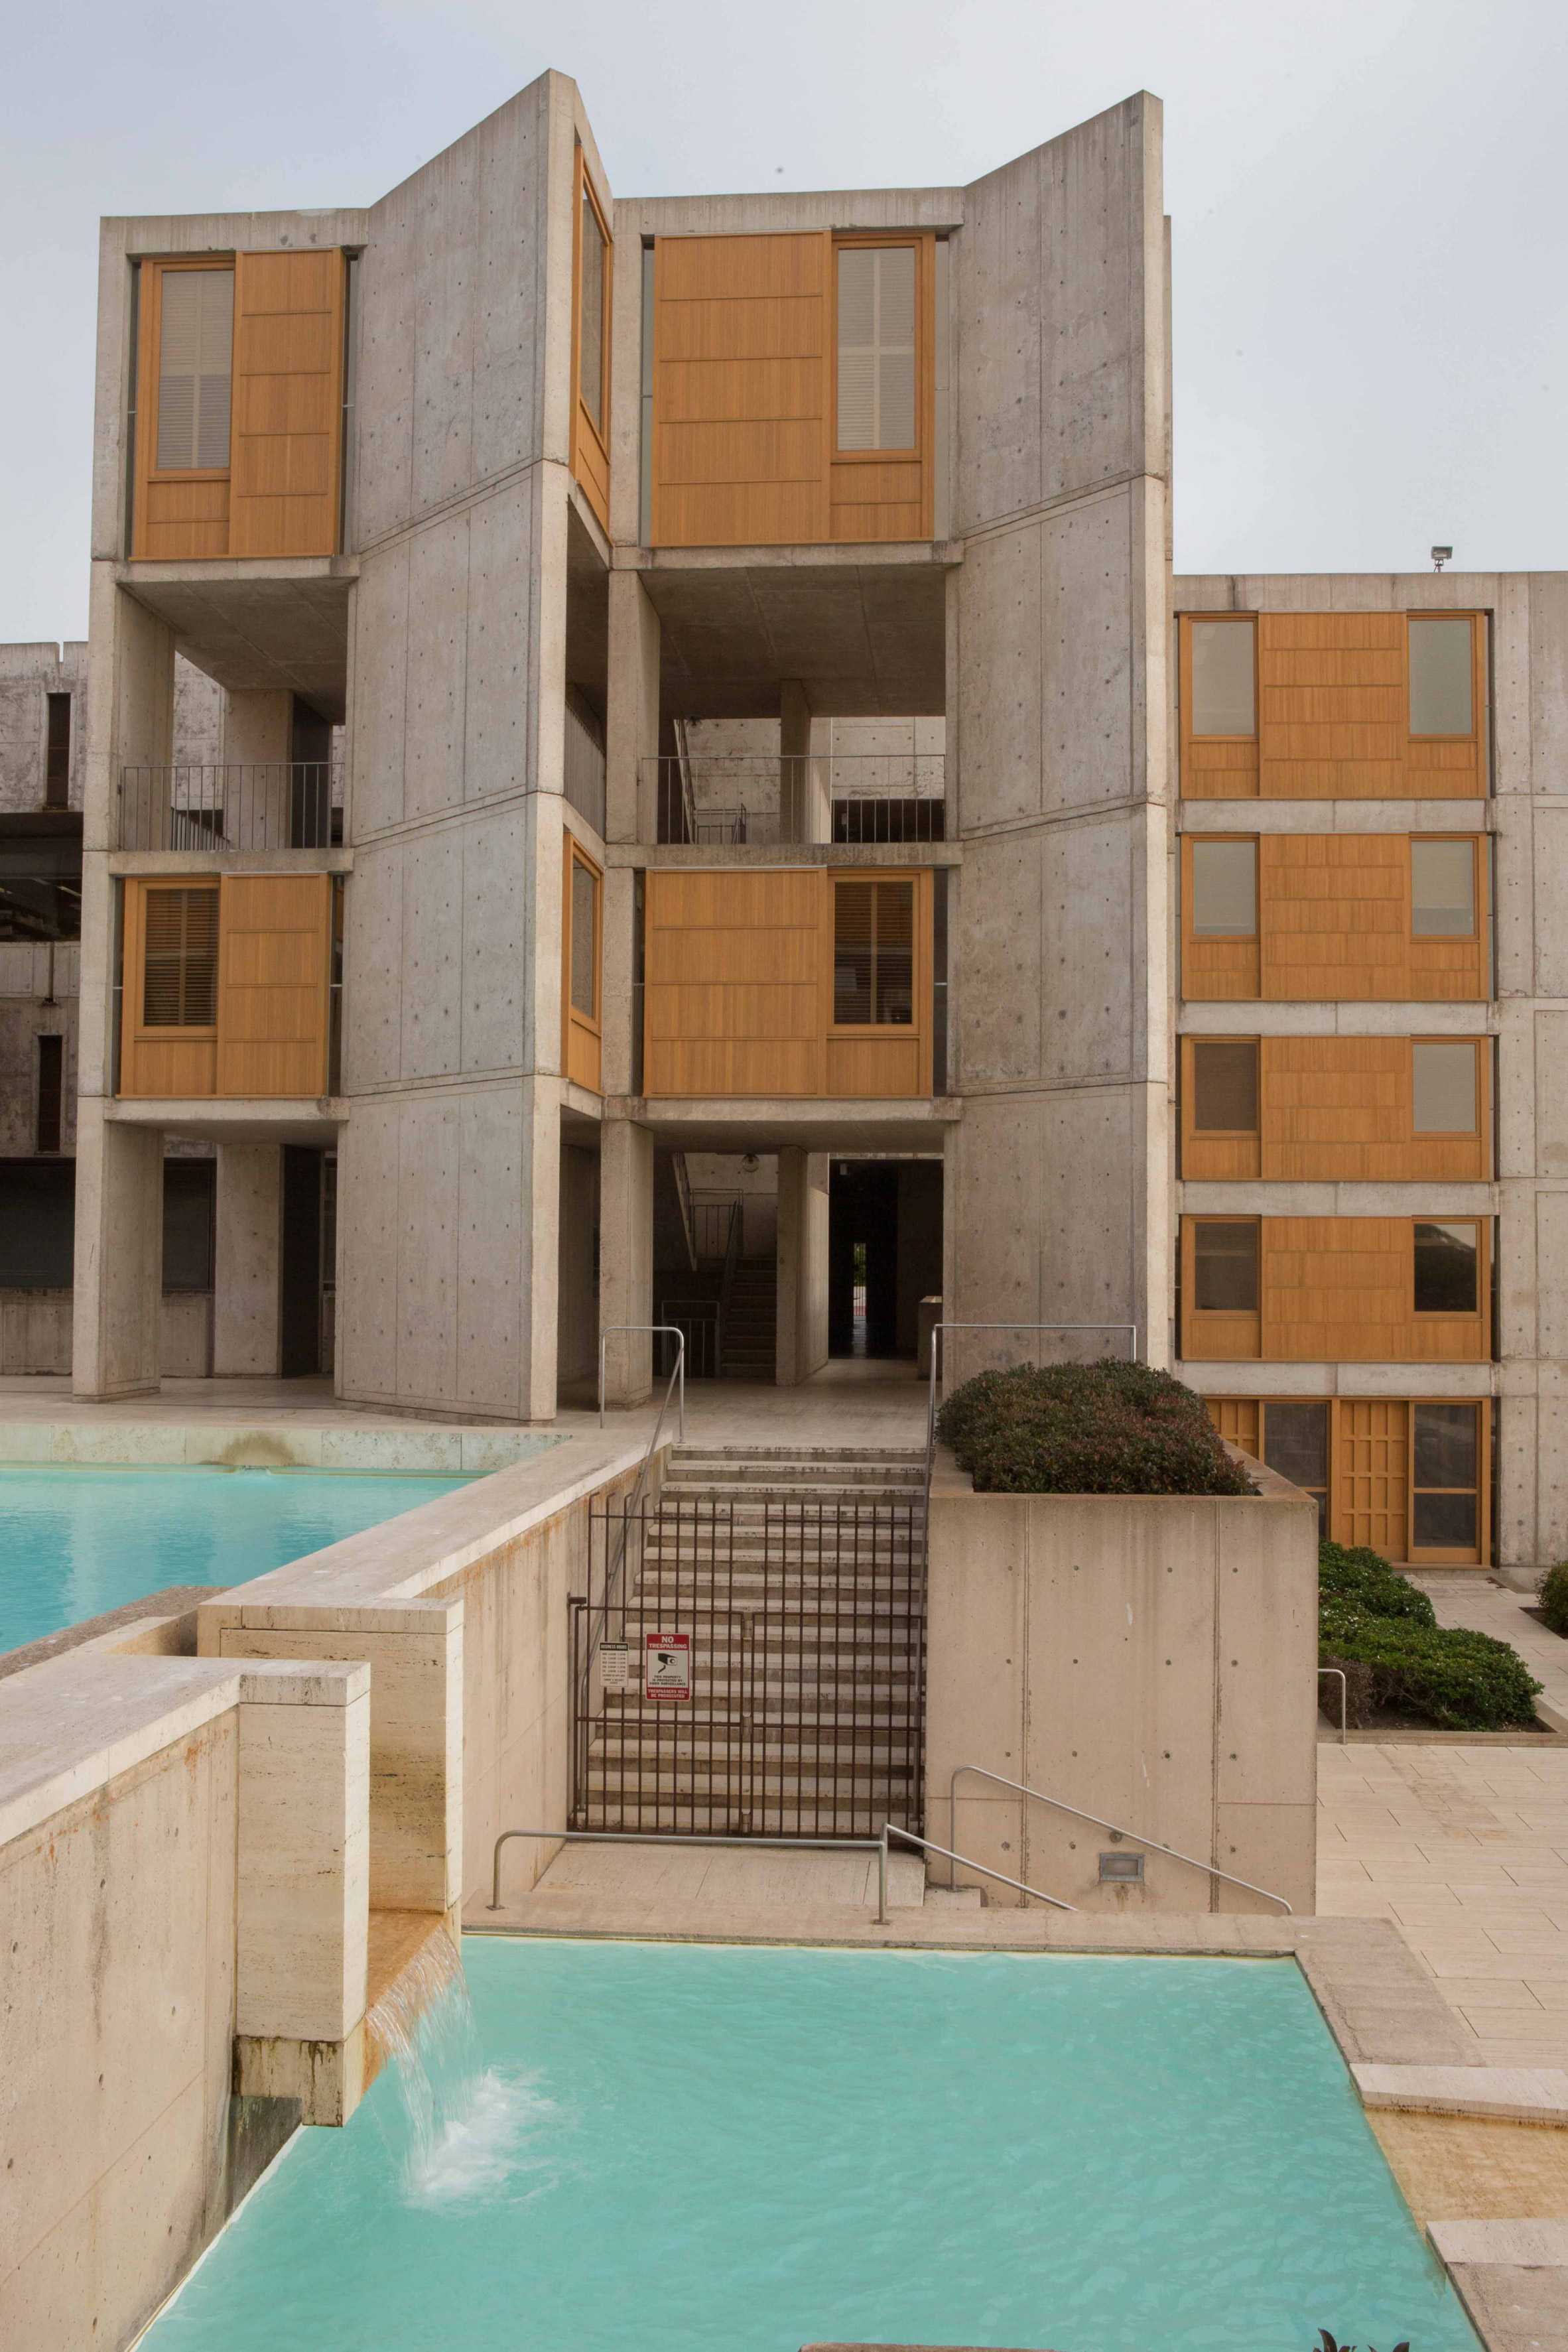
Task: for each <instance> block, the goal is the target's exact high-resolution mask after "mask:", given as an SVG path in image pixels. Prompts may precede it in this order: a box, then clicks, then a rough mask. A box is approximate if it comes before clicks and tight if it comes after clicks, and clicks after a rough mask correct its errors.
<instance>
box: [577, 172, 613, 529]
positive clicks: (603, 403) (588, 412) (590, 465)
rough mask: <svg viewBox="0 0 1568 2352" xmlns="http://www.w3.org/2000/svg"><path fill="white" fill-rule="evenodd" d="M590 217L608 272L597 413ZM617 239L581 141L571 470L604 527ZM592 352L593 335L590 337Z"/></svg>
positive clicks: (603, 289)
mask: <svg viewBox="0 0 1568 2352" xmlns="http://www.w3.org/2000/svg"><path fill="white" fill-rule="evenodd" d="M584 206H586V207H587V216H588V219H590V220H592V221H593V222H595V223H596V225H597V226H598V230H599V234H600V236H602V237H603V238H604V277H603V281H602V284H601V287H600V289H599V311H600V315H599V347H598V348H599V369H598V375H599V414H598V415H597V417H595V415H594V413H593V410H592V409H591V407H590V406H589V404H588V403H587V401H586V400H585V399H584V380H583V361H584V316H583V299H584V286H583V252H584V232H585V227H586V222H585V220H584ZM615 258H616V247H615V240H614V238H613V237H612V236H611V234H610V225H609V217H608V215H607V214H606V212H605V208H604V206H603V205H601V204H600V202H599V196H598V191H597V190H596V189H595V186H594V184H593V181H592V179H591V178H590V177H589V173H588V165H587V159H586V158H585V156H584V152H583V150H582V147H581V145H579V146H578V148H577V150H576V163H575V168H574V182H573V204H572V430H571V444H572V446H571V451H570V459H571V467H572V472H573V476H574V478H575V480H576V481H577V482H578V483H579V484H580V486H581V488H582V490H583V494H584V497H585V498H586V499H587V501H588V504H589V505H590V506H591V507H592V508H593V509H594V512H595V514H596V515H597V517H598V519H599V521H600V523H601V525H602V526H603V528H604V529H605V530H606V531H607V530H609V528H610V321H611V317H612V306H611V299H610V295H611V284H612V279H613V276H614V270H615ZM587 348H588V350H589V352H590V354H591V352H592V350H593V336H592V331H591V328H590V332H589V335H588V338H587Z"/></svg>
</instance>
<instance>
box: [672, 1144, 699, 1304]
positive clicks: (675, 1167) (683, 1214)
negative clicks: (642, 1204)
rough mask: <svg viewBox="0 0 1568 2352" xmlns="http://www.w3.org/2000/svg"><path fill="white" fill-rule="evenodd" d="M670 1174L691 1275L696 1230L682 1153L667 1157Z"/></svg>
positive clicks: (695, 1255)
mask: <svg viewBox="0 0 1568 2352" xmlns="http://www.w3.org/2000/svg"><path fill="white" fill-rule="evenodd" d="M669 1165H670V1172H671V1173H672V1175H673V1176H674V1178H675V1204H676V1207H677V1208H678V1209H679V1211H680V1225H681V1231H682V1232H683V1233H684V1234H685V1235H686V1255H687V1260H688V1263H689V1265H690V1268H691V1271H692V1273H693V1274H695V1273H696V1271H697V1228H696V1227H695V1225H694V1224H693V1223H692V1222H691V1178H690V1176H689V1174H688V1173H687V1167H686V1154H685V1152H684V1151H672V1152H671V1153H670V1155H669Z"/></svg>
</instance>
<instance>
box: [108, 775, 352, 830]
mask: <svg viewBox="0 0 1568 2352" xmlns="http://www.w3.org/2000/svg"><path fill="white" fill-rule="evenodd" d="M342 801H343V775H342V763H341V761H336V760H275V761H255V762H247V763H245V764H243V765H231V766H226V767H196V766H183V765H177V766H174V767H168V768H123V769H121V776H120V847H121V849H176V850H197V849H201V850H258V849H331V848H332V847H334V846H335V845H336V844H338V843H339V842H341V841H342V813H343V812H342Z"/></svg>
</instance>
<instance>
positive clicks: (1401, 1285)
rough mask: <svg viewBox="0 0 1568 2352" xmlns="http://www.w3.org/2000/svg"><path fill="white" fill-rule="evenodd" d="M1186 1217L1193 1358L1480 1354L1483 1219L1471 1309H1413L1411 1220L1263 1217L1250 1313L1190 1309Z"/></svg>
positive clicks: (1468, 1358) (1484, 1331) (1190, 1237)
mask: <svg viewBox="0 0 1568 2352" xmlns="http://www.w3.org/2000/svg"><path fill="white" fill-rule="evenodd" d="M1195 1222H1196V1221H1195V1220H1194V1219H1193V1218H1192V1217H1184V1218H1183V1220H1182V1297H1183V1300H1184V1311H1183V1318H1182V1323H1183V1329H1182V1353H1183V1355H1184V1357H1187V1358H1189V1359H1191V1360H1193V1361H1194V1362H1207V1363H1224V1362H1230V1361H1234V1360H1237V1359H1240V1358H1244V1357H1247V1356H1258V1357H1261V1358H1262V1359H1263V1360H1266V1361H1268V1362H1275V1363H1395V1364H1475V1363H1485V1362H1486V1361H1487V1360H1488V1356H1489V1336H1488V1333H1489V1317H1488V1313H1487V1310H1486V1306H1485V1301H1486V1300H1487V1297H1488V1295H1489V1263H1488V1255H1487V1253H1488V1249H1489V1241H1488V1228H1487V1226H1486V1224H1485V1223H1484V1221H1483V1222H1482V1223H1481V1224H1480V1228H1479V1234H1480V1244H1481V1247H1480V1258H1479V1267H1478V1281H1479V1293H1478V1295H1479V1297H1480V1299H1481V1301H1482V1302H1483V1304H1482V1307H1481V1311H1480V1312H1479V1313H1477V1314H1474V1315H1417V1314H1416V1313H1415V1289H1414V1267H1415V1256H1414V1221H1413V1220H1412V1219H1411V1218H1409V1217H1264V1218H1262V1219H1260V1220H1259V1224H1260V1228H1261V1230H1260V1234H1259V1241H1258V1301H1259V1309H1260V1311H1259V1314H1258V1316H1257V1317H1256V1318H1251V1317H1247V1316H1243V1315H1221V1314H1216V1313H1205V1314H1199V1313H1198V1312H1197V1311H1196V1310H1195V1309H1194V1307H1192V1305H1191V1303H1190V1302H1191V1301H1192V1299H1193V1297H1194V1281H1193V1275H1194V1223H1195ZM1249 1342H1250V1344H1249Z"/></svg>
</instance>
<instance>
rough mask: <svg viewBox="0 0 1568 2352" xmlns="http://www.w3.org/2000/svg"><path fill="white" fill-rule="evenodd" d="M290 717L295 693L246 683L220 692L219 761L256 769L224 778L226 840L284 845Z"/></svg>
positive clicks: (287, 820)
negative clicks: (221, 753)
mask: <svg viewBox="0 0 1568 2352" xmlns="http://www.w3.org/2000/svg"><path fill="white" fill-rule="evenodd" d="M293 722H294V698H293V696H292V695H291V694H289V693H288V692H287V691H286V690H282V689H279V688H273V687H254V688H252V687H247V688H243V689H241V690H237V691H231V692H230V693H228V694H226V696H225V697H224V718H223V760H224V765H225V767H226V768H236V767H240V768H245V769H247V770H254V771H258V772H256V773H250V774H247V775H245V776H235V777H232V778H226V780H225V795H224V820H225V821H224V835H225V838H226V840H227V841H228V842H229V843H230V844H231V845H241V844H242V845H243V846H244V847H246V848H247V849H287V848H288V847H289V834H290V824H291V809H290V805H289V756H290V753H291V751H292V749H293ZM242 827H243V831H242Z"/></svg>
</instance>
